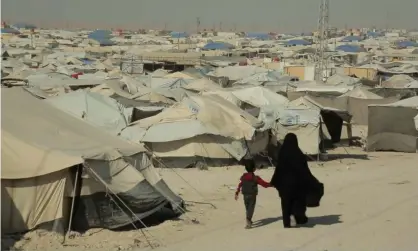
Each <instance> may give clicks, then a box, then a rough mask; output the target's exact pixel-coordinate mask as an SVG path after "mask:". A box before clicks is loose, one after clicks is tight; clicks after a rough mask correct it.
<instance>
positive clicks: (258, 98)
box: [232, 86, 289, 108]
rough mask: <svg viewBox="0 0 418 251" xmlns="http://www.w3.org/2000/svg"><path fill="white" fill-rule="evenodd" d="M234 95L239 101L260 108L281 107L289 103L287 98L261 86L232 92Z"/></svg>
mask: <svg viewBox="0 0 418 251" xmlns="http://www.w3.org/2000/svg"><path fill="white" fill-rule="evenodd" d="M232 94H233V95H234V96H235V97H237V98H238V99H239V100H241V101H243V102H246V103H248V104H250V105H252V106H254V107H259V108H261V107H264V106H277V107H281V106H284V105H286V104H287V103H288V102H289V100H288V99H287V98H286V97H284V96H282V95H280V94H277V93H274V92H272V91H270V90H269V89H267V88H264V87H261V86H256V87H250V88H245V89H239V90H235V91H232Z"/></svg>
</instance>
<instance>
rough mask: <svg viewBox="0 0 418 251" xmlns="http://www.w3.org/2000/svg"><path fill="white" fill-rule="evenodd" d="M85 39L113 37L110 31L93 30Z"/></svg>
mask: <svg viewBox="0 0 418 251" xmlns="http://www.w3.org/2000/svg"><path fill="white" fill-rule="evenodd" d="M87 37H88V38H90V39H104V38H107V39H110V38H112V37H113V35H112V32H111V31H110V30H95V31H92V32H91V33H90V34H89V35H88V36H87Z"/></svg>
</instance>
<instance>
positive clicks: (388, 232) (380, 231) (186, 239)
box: [17, 148, 418, 251]
mask: <svg viewBox="0 0 418 251" xmlns="http://www.w3.org/2000/svg"><path fill="white" fill-rule="evenodd" d="M347 151H348V152H349V153H350V154H353V155H352V156H348V157H347V156H345V158H341V159H336V160H329V161H327V162H326V163H324V164H323V165H318V163H317V162H310V166H311V170H312V172H313V174H314V175H315V176H316V177H317V178H318V179H319V180H320V181H321V182H323V183H324V184H325V196H324V198H323V200H322V205H321V207H319V208H314V209H309V210H308V216H309V217H310V224H309V226H308V227H304V228H294V229H284V228H283V225H282V221H281V210H280V201H279V198H278V195H277V192H276V190H275V189H273V188H269V189H260V193H259V197H258V205H257V208H256V213H255V219H254V220H255V225H256V227H255V228H253V229H250V230H246V229H244V225H245V221H244V208H243V207H244V206H243V202H242V200H241V199H242V198H240V200H239V201H235V200H234V199H233V194H234V190H235V187H236V185H237V182H238V179H239V177H240V175H241V174H242V172H243V167H229V168H212V169H210V170H208V171H199V170H196V169H187V170H184V169H182V170H179V169H175V170H160V171H159V172H160V173H161V175H162V176H163V177H164V179H165V180H166V182H167V183H168V184H169V186H170V187H171V188H172V189H173V190H174V191H176V192H178V193H179V194H180V195H181V196H182V197H183V198H184V199H185V200H186V201H187V205H188V209H189V210H190V212H188V213H186V214H184V215H183V216H181V218H180V219H179V220H175V221H166V222H164V223H163V224H160V225H158V226H155V227H151V228H149V229H148V230H147V231H146V234H147V235H148V238H149V239H150V240H151V243H152V244H153V245H154V246H157V245H158V246H159V247H156V248H155V249H154V250H170V251H178V250H184V251H196V250H199V251H205V250H208V251H209V250H210V251H213V250H242V251H253V250H254V251H256V250H263V251H278V250H309V251H316V250H318V251H324V250H338V251H343V250H350V251H351V250H379V251H385V250H388V251H389V250H390V251H392V250H414V249H416V247H417V246H418V238H417V233H418V214H417V212H418V211H417V210H418V154H405V153H370V154H369V155H368V159H364V158H360V157H361V156H362V155H364V153H363V152H361V150H360V149H359V148H347ZM332 153H333V152H331V154H332ZM334 153H339V154H341V153H345V150H343V149H341V148H340V149H339V150H338V151H336V152H334ZM331 156H332V155H331ZM272 171H273V169H271V168H270V169H265V170H259V171H257V173H258V174H259V175H260V176H261V177H264V178H265V179H266V180H269V179H270V177H271V175H272ZM185 180H186V181H187V183H186V182H185ZM195 202H212V203H213V204H214V205H215V206H216V209H215V208H213V207H212V206H211V205H208V204H200V203H195ZM32 235H33V234H32ZM37 236H39V234H38V235H37ZM40 237H41V238H36V236H35V237H34V236H32V237H31V239H30V240H22V241H20V242H18V243H17V245H18V246H20V247H21V248H22V249H24V250H45V251H47V250H65V251H76V250H77V251H80V250H81V251H83V250H86V251H87V250H105V251H110V250H143V249H150V247H149V245H148V243H147V241H146V240H145V239H144V238H143V236H142V234H141V232H140V231H130V232H122V233H113V232H110V231H106V230H102V231H98V230H96V231H92V232H91V233H89V234H88V236H81V237H76V238H74V239H73V240H69V243H70V245H71V246H67V247H62V246H60V245H58V244H54V243H52V242H54V241H49V242H50V243H48V241H47V239H48V238H47V236H46V237H42V236H40ZM42 240H43V241H42ZM41 242H47V243H48V245H50V246H49V247H48V246H46V245H40V244H39V243H41ZM55 242H57V241H55ZM37 243H38V244H37ZM51 243H52V244H51ZM57 243H58V242H57ZM147 246H148V247H147Z"/></svg>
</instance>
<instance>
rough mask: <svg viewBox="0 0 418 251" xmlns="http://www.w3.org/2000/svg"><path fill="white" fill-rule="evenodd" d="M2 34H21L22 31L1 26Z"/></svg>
mask: <svg viewBox="0 0 418 251" xmlns="http://www.w3.org/2000/svg"><path fill="white" fill-rule="evenodd" d="M1 34H20V31H18V30H16V29H13V28H1Z"/></svg>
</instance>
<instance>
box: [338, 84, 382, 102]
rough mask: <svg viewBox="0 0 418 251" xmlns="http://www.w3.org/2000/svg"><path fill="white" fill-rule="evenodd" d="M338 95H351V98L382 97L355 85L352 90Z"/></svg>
mask: <svg viewBox="0 0 418 251" xmlns="http://www.w3.org/2000/svg"><path fill="white" fill-rule="evenodd" d="M340 97H352V98H359V99H383V98H382V97H380V96H379V95H377V94H374V93H373V92H370V91H368V90H366V89H365V88H363V87H360V86H358V87H355V88H354V89H353V90H351V91H348V92H346V93H344V94H343V95H341V96H340Z"/></svg>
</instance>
